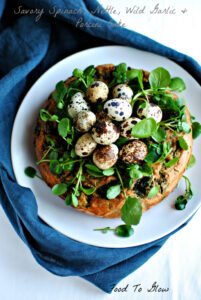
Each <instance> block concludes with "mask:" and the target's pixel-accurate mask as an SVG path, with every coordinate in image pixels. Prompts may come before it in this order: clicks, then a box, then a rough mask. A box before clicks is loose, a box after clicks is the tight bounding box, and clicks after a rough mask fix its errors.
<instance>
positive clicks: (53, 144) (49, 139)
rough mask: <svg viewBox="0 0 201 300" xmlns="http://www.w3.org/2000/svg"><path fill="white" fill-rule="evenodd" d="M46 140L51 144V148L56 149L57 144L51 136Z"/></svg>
mask: <svg viewBox="0 0 201 300" xmlns="http://www.w3.org/2000/svg"><path fill="white" fill-rule="evenodd" d="M45 139H46V140H47V141H48V142H50V144H51V146H52V147H54V146H55V142H54V141H53V139H52V138H51V137H50V136H46V137H45Z"/></svg>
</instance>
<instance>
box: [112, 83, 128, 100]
mask: <svg viewBox="0 0 201 300" xmlns="http://www.w3.org/2000/svg"><path fill="white" fill-rule="evenodd" d="M112 95H113V97H114V98H122V99H124V100H126V101H128V102H129V103H130V102H131V100H132V98H133V91H132V89H131V88H130V87H129V86H128V85H126V84H118V85H117V86H115V87H114V89H113V91H112Z"/></svg>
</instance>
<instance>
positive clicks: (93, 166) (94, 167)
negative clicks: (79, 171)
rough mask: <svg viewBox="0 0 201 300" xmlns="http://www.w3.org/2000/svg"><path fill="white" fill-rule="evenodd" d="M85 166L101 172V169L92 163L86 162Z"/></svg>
mask: <svg viewBox="0 0 201 300" xmlns="http://www.w3.org/2000/svg"><path fill="white" fill-rule="evenodd" d="M85 167H86V168H87V169H89V170H91V171H94V172H98V173H101V174H102V171H101V170H100V169H99V168H98V167H96V166H95V165H93V164H86V165H85Z"/></svg>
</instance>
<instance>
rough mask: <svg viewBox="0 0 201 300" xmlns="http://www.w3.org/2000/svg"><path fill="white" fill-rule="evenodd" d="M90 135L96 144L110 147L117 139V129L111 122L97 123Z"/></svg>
mask: <svg viewBox="0 0 201 300" xmlns="http://www.w3.org/2000/svg"><path fill="white" fill-rule="evenodd" d="M91 134H92V137H93V139H94V140H95V141H96V143H98V144H101V145H110V144H112V143H114V142H115V141H116V140H117V139H118V138H119V129H118V128H117V127H116V125H115V124H113V123H112V122H97V123H96V124H95V125H94V127H93V128H92V133H91Z"/></svg>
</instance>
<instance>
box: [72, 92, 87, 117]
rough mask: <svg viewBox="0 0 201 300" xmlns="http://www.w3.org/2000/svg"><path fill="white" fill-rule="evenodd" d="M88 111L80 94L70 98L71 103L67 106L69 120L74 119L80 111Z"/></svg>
mask: <svg viewBox="0 0 201 300" xmlns="http://www.w3.org/2000/svg"><path fill="white" fill-rule="evenodd" d="M88 110H90V107H89V105H88V103H87V102H86V101H85V100H84V98H83V94H82V93H80V92H78V93H76V94H75V95H73V96H72V98H71V101H70V103H69V105H68V114H69V116H70V117H71V118H75V116H76V115H77V114H78V113H79V112H81V111H88Z"/></svg>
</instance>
